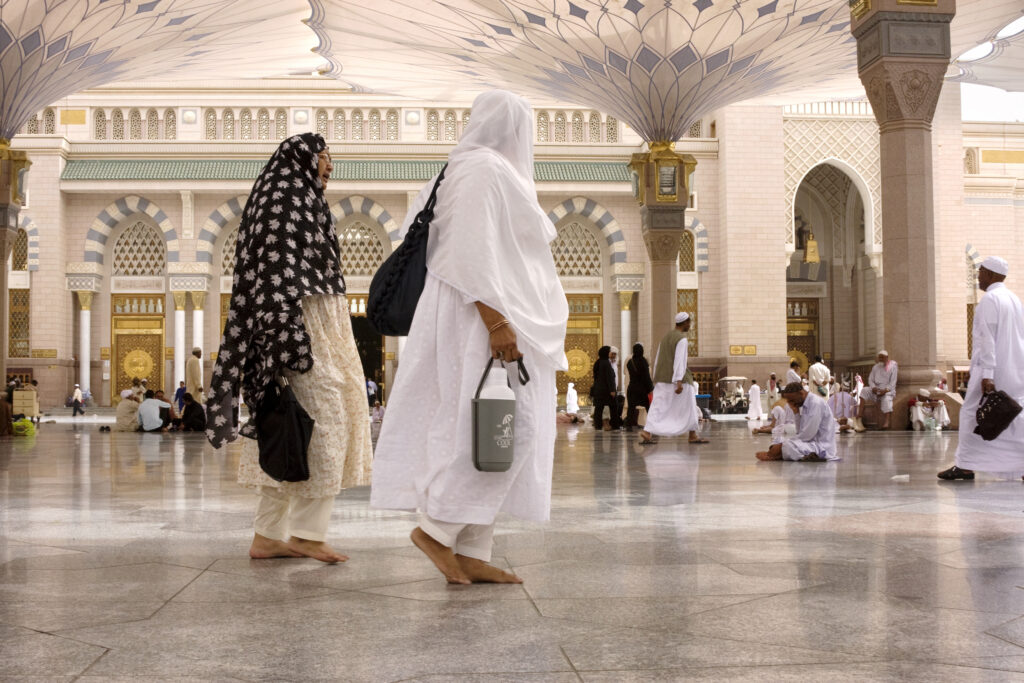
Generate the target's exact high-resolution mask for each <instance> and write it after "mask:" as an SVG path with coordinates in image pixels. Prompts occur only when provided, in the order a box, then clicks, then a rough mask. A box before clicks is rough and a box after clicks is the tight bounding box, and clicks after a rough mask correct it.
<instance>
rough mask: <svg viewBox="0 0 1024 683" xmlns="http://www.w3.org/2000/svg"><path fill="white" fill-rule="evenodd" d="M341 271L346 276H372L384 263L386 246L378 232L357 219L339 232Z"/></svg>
mask: <svg viewBox="0 0 1024 683" xmlns="http://www.w3.org/2000/svg"><path fill="white" fill-rule="evenodd" d="M337 233H338V246H339V247H340V249H341V269H342V272H344V273H345V274H346V275H350V274H351V275H353V276H360V275H366V276H372V275H373V274H374V273H376V272H377V269H378V268H380V264H381V263H383V261H384V244H383V242H381V239H380V237H379V236H378V235H377V231H376V230H374V229H373V228H371V227H370V226H368V225H366V224H365V223H363V222H362V221H360V220H358V219H355V220H352V221H351V222H347V223H346V225H345V226H344V227H343V228H340V229H338V230H337Z"/></svg>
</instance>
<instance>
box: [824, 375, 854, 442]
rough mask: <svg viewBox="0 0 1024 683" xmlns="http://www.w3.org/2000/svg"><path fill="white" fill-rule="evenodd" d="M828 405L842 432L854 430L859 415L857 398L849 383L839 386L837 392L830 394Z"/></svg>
mask: <svg viewBox="0 0 1024 683" xmlns="http://www.w3.org/2000/svg"><path fill="white" fill-rule="evenodd" d="M828 407H829V410H831V411H832V417H834V418H835V420H836V424H837V429H838V430H839V431H840V432H849V431H852V430H853V420H854V418H856V417H857V399H855V398H854V397H853V394H851V393H850V386H849V385H848V384H843V385H840V386H838V387H837V391H836V393H834V394H832V395H831V396H829V398H828Z"/></svg>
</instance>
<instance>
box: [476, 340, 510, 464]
mask: <svg viewBox="0 0 1024 683" xmlns="http://www.w3.org/2000/svg"><path fill="white" fill-rule="evenodd" d="M515 428H516V395H515V392H513V391H512V387H511V386H510V385H509V382H508V371H507V370H506V369H505V364H504V363H501V364H500V365H498V366H495V365H494V359H493V358H492V359H491V360H490V362H489V363H487V367H486V368H485V369H484V376H483V377H482V378H481V379H480V385H479V386H478V387H477V389H476V396H475V398H473V465H474V466H475V467H476V468H477V469H478V470H480V471H481V472H507V471H508V470H509V468H510V467H512V457H513V451H514V450H515V449H514V445H513V443H514V441H515Z"/></svg>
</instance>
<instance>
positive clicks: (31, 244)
mask: <svg viewBox="0 0 1024 683" xmlns="http://www.w3.org/2000/svg"><path fill="white" fill-rule="evenodd" d="M19 226H20V227H21V229H22V230H24V231H25V234H27V235H28V270H29V272H30V273H31V272H32V271H35V270H39V226H37V225H36V223H35V221H33V220H32V218H31V217H30V216H28V215H26V214H25V212H24V211H22V213H21V221H20V222H19Z"/></svg>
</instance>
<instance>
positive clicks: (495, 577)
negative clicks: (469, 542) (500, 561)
mask: <svg viewBox="0 0 1024 683" xmlns="http://www.w3.org/2000/svg"><path fill="white" fill-rule="evenodd" d="M455 559H456V561H458V563H459V566H460V567H461V568H462V571H463V572H465V574H466V576H467V577H469V580H470V581H472V582H473V583H522V582H523V580H522V579H520V578H519V577H518V576H516V575H515V574H513V573H512V572H507V571H505V570H503V569H498V568H497V567H495V566H493V565H490V564H487V563H486V562H484V561H483V560H478V559H476V558H473V557H466V556H465V555H456V556H455Z"/></svg>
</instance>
